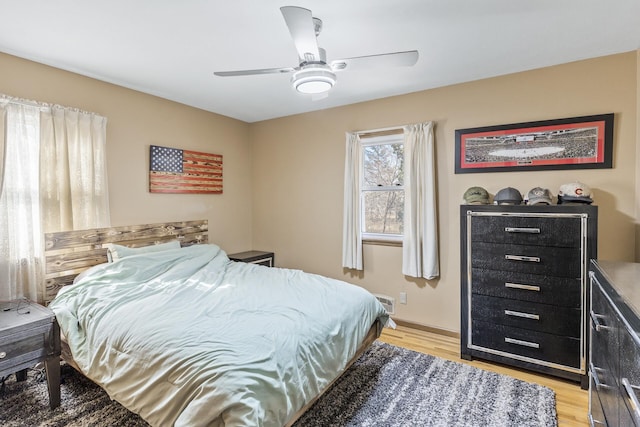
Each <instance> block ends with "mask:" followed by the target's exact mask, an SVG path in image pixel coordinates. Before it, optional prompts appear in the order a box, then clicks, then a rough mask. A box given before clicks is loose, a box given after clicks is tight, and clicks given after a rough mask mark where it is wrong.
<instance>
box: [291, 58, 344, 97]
mask: <svg viewBox="0 0 640 427" xmlns="http://www.w3.org/2000/svg"><path fill="white" fill-rule="evenodd" d="M291 84H293V87H294V88H295V90H297V91H298V92H300V93H304V94H317V93H324V92H328V91H329V90H331V88H332V87H333V85H335V84H336V75H335V74H334V73H333V72H332V71H331V69H330V68H329V67H327V66H326V65H324V66H307V67H305V68H303V69H301V70H299V71H297V72H296V73H295V74H294V75H293V77H292V78H291Z"/></svg>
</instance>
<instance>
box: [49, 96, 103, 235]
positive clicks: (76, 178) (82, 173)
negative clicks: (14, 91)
mask: <svg viewBox="0 0 640 427" xmlns="http://www.w3.org/2000/svg"><path fill="white" fill-rule="evenodd" d="M40 117H41V122H40V129H41V130H40V132H41V141H40V143H41V148H40V153H41V162H42V165H43V168H42V169H41V176H40V188H41V201H42V222H43V228H44V230H45V232H52V231H67V230H82V229H86V228H93V227H108V226H109V225H110V217H109V192H108V189H107V168H106V134H107V132H106V129H107V119H106V118H104V117H101V116H98V115H96V114H92V113H87V112H82V111H77V110H73V109H69V108H61V107H58V106H55V107H52V108H51V109H49V110H47V111H43V112H42V114H41V116H40ZM48 165H55V167H47V166H48Z"/></svg>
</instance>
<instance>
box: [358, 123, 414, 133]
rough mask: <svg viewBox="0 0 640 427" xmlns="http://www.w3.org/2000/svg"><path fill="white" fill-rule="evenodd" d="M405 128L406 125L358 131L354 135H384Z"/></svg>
mask: <svg viewBox="0 0 640 427" xmlns="http://www.w3.org/2000/svg"><path fill="white" fill-rule="evenodd" d="M404 126H406V125H400V126H390V127H386V128H379V129H367V130H357V131H354V132H352V133H355V134H357V135H366V134H368V133H382V132H391V131H402V128H403V127H404Z"/></svg>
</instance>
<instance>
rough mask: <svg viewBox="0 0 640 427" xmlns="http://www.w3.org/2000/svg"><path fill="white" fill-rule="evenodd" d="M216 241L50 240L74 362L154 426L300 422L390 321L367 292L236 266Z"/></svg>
mask: <svg viewBox="0 0 640 427" xmlns="http://www.w3.org/2000/svg"><path fill="white" fill-rule="evenodd" d="M207 231H208V224H207V221H188V222H177V223H163V224H149V225H140V226H131V227H113V228H105V229H95V230H85V231H73V232H64V233H49V234H46V235H45V247H46V253H45V257H46V275H45V284H46V297H45V300H46V302H47V303H49V307H50V308H51V309H52V310H53V311H54V312H55V314H56V318H57V320H58V323H59V324H60V329H61V332H62V334H63V338H64V339H63V343H64V344H63V358H64V359H65V360H66V361H67V362H68V363H70V364H71V365H72V366H74V367H75V368H76V369H78V370H79V371H80V372H82V373H83V374H84V375H86V376H87V377H88V378H90V379H91V380H93V381H94V382H96V383H97V384H98V385H100V386H101V387H103V388H104V389H105V390H106V391H107V393H109V395H110V397H111V398H112V399H114V400H117V401H118V402H120V403H121V404H123V405H124V406H125V407H127V408H128V409H130V410H131V411H133V412H135V413H138V414H139V415H140V416H142V418H144V419H145V420H146V421H148V422H149V423H150V424H151V425H154V426H167V425H176V426H248V425H256V426H282V425H292V424H293V423H294V422H295V421H296V420H297V419H298V418H299V417H300V416H301V415H302V414H303V413H304V411H306V410H307V409H308V408H309V407H310V406H311V405H312V404H313V403H314V402H315V401H316V400H317V399H318V398H319V397H320V396H321V395H322V393H323V392H324V391H326V390H327V389H328V388H329V386H330V385H331V384H332V383H333V382H334V381H335V380H336V379H337V378H338V377H339V376H340V374H341V373H343V372H344V371H345V370H346V369H347V368H348V367H349V366H350V364H351V363H352V362H353V361H355V359H357V357H358V356H359V355H360V354H362V352H364V351H365V350H366V348H367V347H368V346H369V345H370V344H371V343H372V342H373V341H374V340H375V339H376V338H377V337H378V336H379V335H380V332H381V329H382V326H383V325H384V324H385V323H386V322H387V321H388V320H389V319H388V316H387V314H386V312H385V310H384V308H383V307H382V305H381V304H380V303H379V302H378V301H377V299H376V298H375V297H374V296H373V295H371V294H370V293H369V292H367V291H366V290H364V289H362V288H360V287H358V286H355V285H351V284H348V283H346V282H342V281H339V280H335V279H331V278H328V277H324V276H320V275H315V274H309V273H305V272H302V271H300V270H292V269H283V268H271V267H266V266H261V265H255V264H246V263H240V262H233V261H230V260H229V259H228V257H227V256H226V253H225V252H224V251H223V250H222V249H221V248H219V247H218V246H217V245H215V244H212V243H209V242H208V236H207ZM114 245H115V246H114ZM109 253H111V254H112V255H113V256H114V257H115V258H116V259H115V260H111V262H109V259H108V255H109Z"/></svg>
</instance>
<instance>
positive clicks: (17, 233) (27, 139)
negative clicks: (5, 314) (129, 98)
mask: <svg viewBox="0 0 640 427" xmlns="http://www.w3.org/2000/svg"><path fill="white" fill-rule="evenodd" d="M0 117H2V118H3V119H4V121H3V125H4V127H5V132H4V133H2V134H0V139H2V144H1V145H3V146H4V148H5V156H4V167H3V168H2V171H3V176H4V185H3V186H2V189H1V192H0V300H10V299H16V298H22V297H26V298H29V299H31V300H35V301H41V300H42V295H43V288H42V277H43V276H42V275H43V268H44V262H43V245H44V240H43V233H44V232H48V231H63V230H71V229H82V228H91V227H105V226H109V224H110V220H109V202H108V191H107V175H106V157H105V150H106V119H105V118H104V117H101V116H98V115H95V114H92V113H86V112H82V111H77V110H75V109H70V108H64V107H59V106H49V105H45V104H38V103H35V102H31V101H27V102H24V101H21V100H15V99H13V98H9V97H1V96H0Z"/></svg>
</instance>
